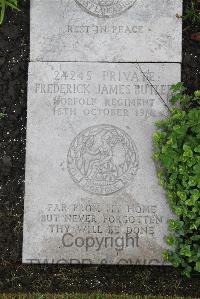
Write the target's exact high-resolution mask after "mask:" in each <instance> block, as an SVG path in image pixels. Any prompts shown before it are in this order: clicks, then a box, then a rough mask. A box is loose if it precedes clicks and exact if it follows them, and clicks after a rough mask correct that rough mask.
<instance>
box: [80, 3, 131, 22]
mask: <svg viewBox="0 0 200 299" xmlns="http://www.w3.org/2000/svg"><path fill="white" fill-rule="evenodd" d="M75 1H76V2H77V4H78V5H79V6H81V7H82V8H83V9H84V10H86V11H87V12H88V13H89V14H91V15H94V16H97V17H102V18H110V17H114V16H117V15H120V14H121V13H123V12H124V11H125V10H127V9H129V8H130V7H131V6H133V4H134V3H135V2H136V0H75Z"/></svg>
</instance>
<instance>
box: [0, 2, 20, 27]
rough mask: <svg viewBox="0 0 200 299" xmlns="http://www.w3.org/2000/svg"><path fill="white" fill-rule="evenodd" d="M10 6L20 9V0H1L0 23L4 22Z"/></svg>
mask: <svg viewBox="0 0 200 299" xmlns="http://www.w3.org/2000/svg"><path fill="white" fill-rule="evenodd" d="M8 7H10V8H12V9H14V10H19V8H18V0H0V25H1V24H2V23H3V20H4V17H5V13H6V9H7V8H8Z"/></svg>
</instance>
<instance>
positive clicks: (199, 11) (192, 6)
mask: <svg viewBox="0 0 200 299" xmlns="http://www.w3.org/2000/svg"><path fill="white" fill-rule="evenodd" d="M199 6H200V4H199V1H197V0H193V1H191V2H189V4H188V6H187V8H186V14H185V16H184V17H183V18H184V19H185V20H188V21H189V22H190V23H191V24H192V25H199V24H200V8H199Z"/></svg>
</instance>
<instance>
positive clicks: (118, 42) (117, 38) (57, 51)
mask: <svg viewBox="0 0 200 299" xmlns="http://www.w3.org/2000/svg"><path fill="white" fill-rule="evenodd" d="M176 14H177V15H181V14H182V1H181V0H167V1H166V0H165V1H163V0H151V1H147V0H100V1H99V0H42V1H41V0H32V1H31V49H30V52H31V60H32V61H36V60H37V61H108V62H136V61H140V62H181V47H182V45H181V40H182V21H181V18H178V17H177V16H176Z"/></svg>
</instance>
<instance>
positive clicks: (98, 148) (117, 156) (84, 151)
mask: <svg viewBox="0 0 200 299" xmlns="http://www.w3.org/2000/svg"><path fill="white" fill-rule="evenodd" d="M67 164H68V171H69V173H70V175H71V177H72V179H73V180H74V181H75V182H76V183H77V184H78V185H79V187H81V188H82V189H83V190H84V191H86V192H89V193H93V194H99V195H109V194H112V193H115V192H117V191H119V190H121V189H123V188H124V187H126V186H127V185H128V184H129V182H130V181H132V179H133V178H134V176H135V174H136V171H137V168H138V154H137V149H136V146H135V144H134V142H133V140H132V139H131V138H130V136H129V135H128V134H127V133H126V132H125V131H123V130H122V129H119V128H117V127H115V126H111V125H104V124H103V125H98V126H93V127H89V128H87V129H86V130H84V131H82V132H81V133H80V134H79V135H78V136H76V137H75V139H74V140H73V141H72V143H71V146H70V148H69V151H68V158H67Z"/></svg>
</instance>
